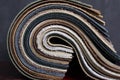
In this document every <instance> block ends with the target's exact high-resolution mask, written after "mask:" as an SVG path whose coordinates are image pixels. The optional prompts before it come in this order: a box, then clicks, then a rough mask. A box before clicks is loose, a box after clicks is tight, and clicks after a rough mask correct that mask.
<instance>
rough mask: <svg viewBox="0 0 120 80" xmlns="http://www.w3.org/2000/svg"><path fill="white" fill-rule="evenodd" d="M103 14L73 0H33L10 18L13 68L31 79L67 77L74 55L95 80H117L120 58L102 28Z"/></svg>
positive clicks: (106, 32) (119, 72) (81, 66)
mask: <svg viewBox="0 0 120 80" xmlns="http://www.w3.org/2000/svg"><path fill="white" fill-rule="evenodd" d="M102 17H103V16H102V15H101V13H100V12H99V11H98V10H95V9H93V8H92V6H91V5H88V4H85V3H82V2H80V1H74V0H45V1H44V0H43V1H39V0H38V1H36V2H34V3H32V4H30V5H28V6H27V7H26V8H24V9H23V10H22V11H21V12H20V13H19V14H18V15H17V17H16V18H15V19H14V21H13V23H12V25H11V28H10V30H9V33H8V41H7V42H8V51H9V55H10V58H11V60H12V62H13V63H14V65H15V67H16V68H17V69H18V70H19V71H20V72H21V73H23V74H24V75H25V76H27V77H29V78H32V79H55V80H59V79H62V78H63V77H64V76H65V73H66V72H67V69H68V67H69V63H70V61H71V60H72V58H73V57H74V56H73V54H75V55H76V56H77V58H78V61H79V65H80V68H82V70H83V71H84V72H85V74H86V75H87V76H89V77H91V78H93V79H120V66H119V65H117V64H116V62H117V61H118V62H120V57H119V56H118V55H117V54H116V51H115V50H114V47H113V45H112V43H111V42H110V40H109V35H108V31H107V30H106V29H105V28H104V27H103V26H104V25H105V22H104V21H102V20H101V18H102Z"/></svg>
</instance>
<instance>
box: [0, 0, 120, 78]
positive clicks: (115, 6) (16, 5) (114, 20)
mask: <svg viewBox="0 0 120 80" xmlns="http://www.w3.org/2000/svg"><path fill="white" fill-rule="evenodd" d="M32 1H35V0H0V80H26V78H25V77H24V76H22V75H21V74H20V73H19V72H18V71H17V70H16V69H15V67H14V66H13V64H12V63H11V62H10V59H9V57H8V52H7V44H6V40H7V32H8V29H9V27H10V24H11V23H12V20H13V19H14V18H15V16H16V15H17V13H18V12H19V11H20V10H21V9H23V8H24V7H25V6H26V5H27V4H29V3H30V2H32ZM81 1H83V2H86V3H89V4H91V5H93V7H94V8H95V9H98V10H100V11H101V12H102V14H103V16H104V20H105V21H106V28H107V29H108V30H109V34H110V39H111V41H112V43H113V44H114V46H115V49H116V50H117V51H118V54H120V10H119V9H120V0H81ZM76 63H77V62H76ZM71 68H72V67H71ZM74 68H75V69H70V70H69V73H71V74H69V73H67V74H68V77H67V80H76V78H77V77H80V76H84V77H83V78H84V79H88V77H87V76H85V75H84V74H83V75H80V69H78V70H77V68H79V65H77V64H74ZM71 70H73V71H71ZM76 71H78V72H76ZM6 76H7V77H6ZM69 76H72V77H73V79H72V78H69ZM68 78H69V79H68ZM78 80H79V79H78ZM82 80H83V79H82Z"/></svg>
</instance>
